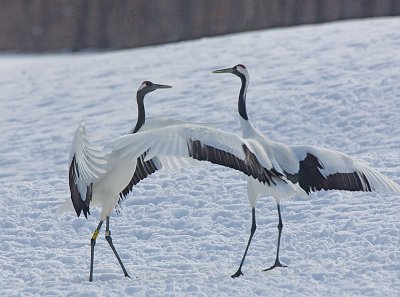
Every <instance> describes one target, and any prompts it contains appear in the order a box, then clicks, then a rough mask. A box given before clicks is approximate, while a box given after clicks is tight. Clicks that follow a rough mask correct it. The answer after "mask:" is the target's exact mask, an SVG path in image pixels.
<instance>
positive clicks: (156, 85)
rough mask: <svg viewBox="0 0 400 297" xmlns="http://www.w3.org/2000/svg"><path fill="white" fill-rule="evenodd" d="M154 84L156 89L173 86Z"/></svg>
mask: <svg viewBox="0 0 400 297" xmlns="http://www.w3.org/2000/svg"><path fill="white" fill-rule="evenodd" d="M153 86H154V88H155V89H169V88H172V87H171V86H169V85H159V84H153Z"/></svg>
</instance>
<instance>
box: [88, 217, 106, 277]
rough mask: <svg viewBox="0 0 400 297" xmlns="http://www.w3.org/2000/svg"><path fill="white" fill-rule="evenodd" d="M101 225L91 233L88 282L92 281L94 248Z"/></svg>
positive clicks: (101, 222)
mask: <svg viewBox="0 0 400 297" xmlns="http://www.w3.org/2000/svg"><path fill="white" fill-rule="evenodd" d="M102 225H103V221H100V223H99V225H98V226H97V228H96V230H94V232H93V236H92V239H91V241H90V276H89V281H90V282H92V281H93V260H94V246H95V245H96V239H97V236H98V235H99V232H100V229H101V226H102Z"/></svg>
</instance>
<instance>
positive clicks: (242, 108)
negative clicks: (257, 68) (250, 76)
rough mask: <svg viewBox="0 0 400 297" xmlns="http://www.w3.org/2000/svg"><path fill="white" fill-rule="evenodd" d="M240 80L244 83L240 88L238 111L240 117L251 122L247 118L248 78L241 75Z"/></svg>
mask: <svg viewBox="0 0 400 297" xmlns="http://www.w3.org/2000/svg"><path fill="white" fill-rule="evenodd" d="M239 77H240V80H241V81H242V87H241V88H240V92H239V102H238V110H239V114H240V116H241V117H242V118H243V119H245V120H246V121H248V120H249V118H248V117H247V111H246V83H247V82H246V77H245V76H244V75H240V76H239Z"/></svg>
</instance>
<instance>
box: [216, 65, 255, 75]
mask: <svg viewBox="0 0 400 297" xmlns="http://www.w3.org/2000/svg"><path fill="white" fill-rule="evenodd" d="M213 73H232V74H235V75H236V76H239V77H242V76H245V77H246V78H248V77H249V72H248V71H247V69H246V66H244V65H243V64H237V65H235V66H233V67H232V68H224V69H219V70H214V71H213Z"/></svg>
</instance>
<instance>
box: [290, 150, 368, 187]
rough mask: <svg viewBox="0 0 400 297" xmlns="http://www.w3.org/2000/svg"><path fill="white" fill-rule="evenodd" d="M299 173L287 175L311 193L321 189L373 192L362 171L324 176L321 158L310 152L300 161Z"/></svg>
mask: <svg viewBox="0 0 400 297" xmlns="http://www.w3.org/2000/svg"><path fill="white" fill-rule="evenodd" d="M299 165H300V169H299V172H298V174H296V175H292V174H286V177H287V178H288V179H289V180H291V181H293V182H295V181H296V180H297V181H298V183H299V185H300V187H301V188H302V189H303V190H304V191H306V193H307V194H309V193H310V192H311V191H313V192H314V191H319V190H322V189H323V190H345V191H364V192H371V191H372V190H371V185H370V183H369V182H368V179H367V177H366V176H365V174H364V173H362V172H360V171H354V172H349V173H340V172H337V173H334V174H330V175H328V176H326V177H324V176H323V175H322V174H321V172H320V170H319V169H323V168H324V166H323V164H321V162H320V161H319V159H318V158H317V157H316V156H314V155H313V154H310V153H308V154H307V156H306V158H305V159H304V160H303V161H300V163H299Z"/></svg>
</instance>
